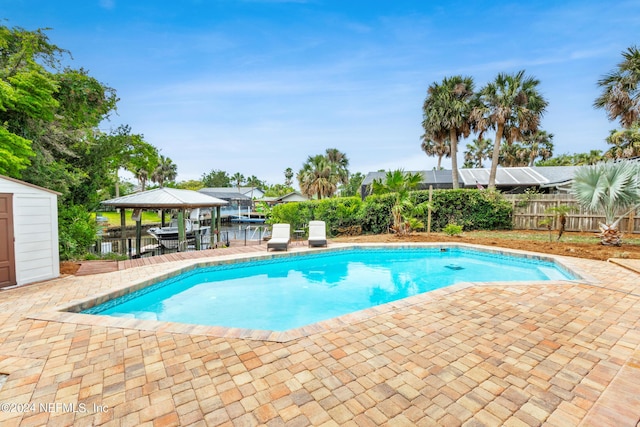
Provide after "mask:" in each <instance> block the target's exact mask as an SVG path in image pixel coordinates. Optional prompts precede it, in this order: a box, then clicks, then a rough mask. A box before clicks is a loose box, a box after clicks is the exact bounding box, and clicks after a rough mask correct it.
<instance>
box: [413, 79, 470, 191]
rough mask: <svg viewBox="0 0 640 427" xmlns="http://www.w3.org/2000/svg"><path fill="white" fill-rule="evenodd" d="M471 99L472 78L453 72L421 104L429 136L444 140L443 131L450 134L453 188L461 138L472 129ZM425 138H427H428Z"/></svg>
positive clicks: (426, 131) (456, 180)
mask: <svg viewBox="0 0 640 427" xmlns="http://www.w3.org/2000/svg"><path fill="white" fill-rule="evenodd" d="M472 101H473V79H472V78H471V77H462V76H453V77H445V78H444V79H443V80H442V83H441V84H438V83H432V84H431V86H429V89H428V90H427V97H426V98H425V100H424V104H423V106H422V111H423V116H424V120H423V121H422V126H423V128H424V131H425V133H424V134H425V135H427V136H428V139H432V140H436V141H442V140H443V137H444V135H446V134H447V133H448V134H449V143H450V147H451V148H450V151H451V174H452V175H451V176H452V180H453V188H454V189H456V188H458V187H459V182H458V159H457V155H458V138H459V137H460V136H462V137H465V138H466V137H467V136H469V134H470V132H471V122H470V114H471V111H472V107H473V103H472ZM423 139H424V141H425V142H426V141H427V139H426V138H423ZM425 151H426V150H425Z"/></svg>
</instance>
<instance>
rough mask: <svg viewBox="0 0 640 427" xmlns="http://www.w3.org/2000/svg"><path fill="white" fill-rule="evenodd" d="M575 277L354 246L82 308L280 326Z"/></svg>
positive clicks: (230, 268) (536, 263) (550, 268)
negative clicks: (472, 289)
mask: <svg viewBox="0 0 640 427" xmlns="http://www.w3.org/2000/svg"><path fill="white" fill-rule="evenodd" d="M573 278H574V277H573V276H572V275H571V274H570V273H568V272H566V271H564V270H561V269H559V268H558V267H557V266H556V265H555V264H554V263H551V262H547V261H542V260H536V259H528V258H521V257H511V256H504V255H496V254H489V253H485V252H479V251H473V250H467V249H463V248H451V249H447V250H444V251H441V249H440V248H410V249H406V248H405V249H401V248H398V249H389V248H384V249H382V248H367V249H351V250H341V251H333V252H323V253H315V254H306V255H305V254H303V255H295V256H289V257H283V258H274V259H269V260H259V261H251V262H240V263H235V264H226V265H217V266H211V267H205V268H199V269H196V270H192V271H189V272H186V273H183V274H180V275H178V276H176V277H173V278H170V279H168V280H164V281H162V282H159V283H156V284H154V285H152V286H149V287H147V288H144V289H141V290H139V291H136V292H134V293H132V294H129V295H125V296H123V297H120V298H117V299H114V300H111V301H109V302H106V303H104V304H101V305H98V306H96V307H93V308H90V309H88V310H85V311H83V313H90V314H100V315H108V316H120V317H135V318H139V319H152V320H163V321H171V322H181V323H190V324H200V325H211V326H226V327H236V328H248V329H266V330H273V331H285V330H288V329H292V328H298V327H301V326H304V325H308V324H311V323H315V322H318V321H321V320H326V319H330V318H332V317H337V316H341V315H344V314H347V313H351V312H354V311H358V310H362V309H366V308H369V307H372V306H376V305H379V304H384V303H387V302H390V301H395V300H398V299H401V298H406V297H409V296H413V295H417V294H420V293H424V292H428V291H432V290H434V289H439V288H443V287H445V286H449V285H452V284H454V283H459V282H491V281H523V280H527V281H532V280H564V279H573Z"/></svg>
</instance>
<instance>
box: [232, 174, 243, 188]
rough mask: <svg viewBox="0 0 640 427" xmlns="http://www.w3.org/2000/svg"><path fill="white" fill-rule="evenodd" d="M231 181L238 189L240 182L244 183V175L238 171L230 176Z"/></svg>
mask: <svg viewBox="0 0 640 427" xmlns="http://www.w3.org/2000/svg"><path fill="white" fill-rule="evenodd" d="M231 182H234V183H235V184H236V187H237V188H238V189H239V188H240V186H241V185H242V184H244V175H242V174H241V173H240V172H236V173H234V174H233V176H231Z"/></svg>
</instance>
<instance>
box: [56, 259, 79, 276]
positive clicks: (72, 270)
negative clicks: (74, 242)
mask: <svg viewBox="0 0 640 427" xmlns="http://www.w3.org/2000/svg"><path fill="white" fill-rule="evenodd" d="M79 268H80V264H78V263H77V262H73V261H62V262H61V263H60V275H62V276H66V275H69V274H76V272H77V271H78V269H79Z"/></svg>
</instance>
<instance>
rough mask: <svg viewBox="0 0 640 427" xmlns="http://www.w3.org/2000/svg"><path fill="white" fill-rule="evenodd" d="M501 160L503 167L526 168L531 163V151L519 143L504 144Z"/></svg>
mask: <svg viewBox="0 0 640 427" xmlns="http://www.w3.org/2000/svg"><path fill="white" fill-rule="evenodd" d="M499 159H500V160H499V163H500V164H501V165H502V166H507V167H516V166H526V165H527V163H528V162H529V150H527V148H526V147H525V146H523V145H522V144H520V143H518V142H512V143H511V144H502V146H501V147H500V157H499Z"/></svg>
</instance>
